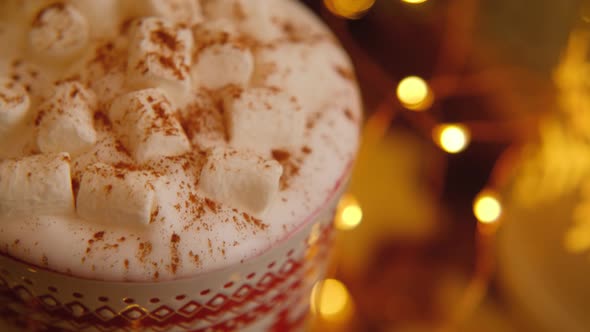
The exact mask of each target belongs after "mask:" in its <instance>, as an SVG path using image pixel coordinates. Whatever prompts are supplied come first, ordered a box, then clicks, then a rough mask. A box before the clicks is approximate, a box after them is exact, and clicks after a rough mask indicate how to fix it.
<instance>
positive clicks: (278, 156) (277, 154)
mask: <svg viewBox="0 0 590 332" xmlns="http://www.w3.org/2000/svg"><path fill="white" fill-rule="evenodd" d="M272 157H273V159H274V160H276V161H278V162H279V163H281V162H284V161H286V160H287V159H289V157H291V154H290V153H289V152H288V151H284V150H272Z"/></svg>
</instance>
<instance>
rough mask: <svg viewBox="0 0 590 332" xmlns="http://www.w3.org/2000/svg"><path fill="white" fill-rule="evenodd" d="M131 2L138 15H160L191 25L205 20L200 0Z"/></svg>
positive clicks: (141, 0)
mask: <svg viewBox="0 0 590 332" xmlns="http://www.w3.org/2000/svg"><path fill="white" fill-rule="evenodd" d="M129 4H130V5H132V6H133V8H132V11H133V12H136V14H137V15H138V16H158V17H162V18H165V19H167V20H170V21H172V22H174V23H181V24H186V25H189V26H192V25H194V24H197V23H199V22H201V21H202V20H203V13H202V12H201V6H200V4H199V1H198V0H197V1H195V0H139V1H131V2H129Z"/></svg>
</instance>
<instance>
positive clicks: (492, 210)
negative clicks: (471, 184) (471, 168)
mask: <svg viewBox="0 0 590 332" xmlns="http://www.w3.org/2000/svg"><path fill="white" fill-rule="evenodd" d="M473 214H475V217H476V218H477V220H479V221H480V222H481V223H484V224H492V223H494V222H496V221H498V218H500V215H502V204H500V200H499V199H498V197H497V195H496V194H495V193H492V192H483V193H481V194H479V195H478V196H477V197H476V198H475V202H474V203H473Z"/></svg>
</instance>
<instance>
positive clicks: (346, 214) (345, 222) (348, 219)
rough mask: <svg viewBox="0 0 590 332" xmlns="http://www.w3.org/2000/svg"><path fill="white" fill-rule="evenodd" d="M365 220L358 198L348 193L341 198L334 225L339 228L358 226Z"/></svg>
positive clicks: (346, 228)
mask: <svg viewBox="0 0 590 332" xmlns="http://www.w3.org/2000/svg"><path fill="white" fill-rule="evenodd" d="M362 220H363V210H362V209H361V206H360V205H359V203H358V201H357V200H356V198H355V197H354V196H353V195H351V194H347V195H344V196H343V197H342V199H340V203H339V204H338V211H337V213H336V219H335V221H334V225H335V226H336V228H337V229H339V230H351V229H354V228H356V227H357V226H358V225H359V224H360V223H361V221H362Z"/></svg>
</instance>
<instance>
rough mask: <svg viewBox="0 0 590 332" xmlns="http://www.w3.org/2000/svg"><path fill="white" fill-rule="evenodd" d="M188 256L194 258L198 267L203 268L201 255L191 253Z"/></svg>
mask: <svg viewBox="0 0 590 332" xmlns="http://www.w3.org/2000/svg"><path fill="white" fill-rule="evenodd" d="M188 255H189V256H190V257H192V258H193V262H194V263H195V265H196V266H201V258H200V257H199V255H196V254H194V253H193V252H192V251H190V252H189V253H188Z"/></svg>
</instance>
